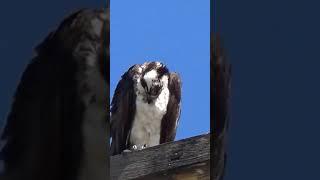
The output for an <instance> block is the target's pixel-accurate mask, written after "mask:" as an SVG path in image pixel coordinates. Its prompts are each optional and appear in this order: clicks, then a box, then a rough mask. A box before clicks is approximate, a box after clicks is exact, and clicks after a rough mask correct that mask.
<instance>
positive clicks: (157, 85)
mask: <svg viewBox="0 0 320 180" xmlns="http://www.w3.org/2000/svg"><path fill="white" fill-rule="evenodd" d="M141 68H142V69H143V70H142V74H141V77H140V82H139V83H140V87H141V88H140V92H141V91H142V92H141V94H143V95H144V97H145V99H146V101H147V102H148V104H150V103H151V102H153V100H155V99H156V98H157V97H158V96H159V95H160V93H161V91H162V89H163V88H164V87H166V86H167V84H168V75H167V73H168V72H169V71H168V69H167V67H166V66H165V65H163V64H162V63H160V62H148V63H144V64H143V65H142V66H141Z"/></svg>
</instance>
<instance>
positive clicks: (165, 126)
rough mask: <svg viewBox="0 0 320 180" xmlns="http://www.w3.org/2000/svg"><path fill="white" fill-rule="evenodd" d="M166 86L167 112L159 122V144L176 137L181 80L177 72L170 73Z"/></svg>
mask: <svg viewBox="0 0 320 180" xmlns="http://www.w3.org/2000/svg"><path fill="white" fill-rule="evenodd" d="M168 87H169V91H170V99H169V102H168V106H167V113H166V114H165V116H164V117H163V119H162V122H161V134H160V144H161V143H165V142H170V141H173V140H174V138H175V137H176V131H177V126H178V123H179V118H180V112H181V109H180V105H181V80H180V77H179V75H178V74H176V73H170V75H169V84H168Z"/></svg>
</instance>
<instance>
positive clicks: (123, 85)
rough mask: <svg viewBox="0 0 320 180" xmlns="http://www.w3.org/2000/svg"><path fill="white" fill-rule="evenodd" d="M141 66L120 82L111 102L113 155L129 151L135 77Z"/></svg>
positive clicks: (131, 70)
mask: <svg viewBox="0 0 320 180" xmlns="http://www.w3.org/2000/svg"><path fill="white" fill-rule="evenodd" d="M138 68H139V66H138V65H135V66H132V67H131V68H130V69H129V70H128V71H127V72H126V73H125V74H124V75H123V76H122V79H121V80H120V81H119V83H118V85H117V87H116V90H115V93H114V96H113V99H112V102H111V138H112V142H111V155H116V154H120V153H121V152H122V151H123V150H125V149H127V147H128V143H127V139H128V136H129V134H130V133H129V131H130V129H131V126H132V122H133V117H134V112H135V111H134V110H135V101H136V95H135V93H134V88H133V83H134V81H133V77H134V76H135V75H136V74H138V70H137V69H138Z"/></svg>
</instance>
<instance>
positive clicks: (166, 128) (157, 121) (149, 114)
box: [110, 61, 182, 156]
mask: <svg viewBox="0 0 320 180" xmlns="http://www.w3.org/2000/svg"><path fill="white" fill-rule="evenodd" d="M181 87H182V83H181V78H180V75H179V74H178V73H175V72H169V69H168V67H167V66H166V65H164V64H163V63H161V62H159V61H149V62H145V63H143V64H135V65H133V66H131V67H130V68H129V69H128V71H127V72H125V73H124V74H123V75H122V76H121V80H120V81H119V82H118V84H117V86H116V89H115V92H114V95H113V98H112V102H111V107H110V108H111V109H110V113H111V118H110V120H111V122H110V123H111V125H110V126H111V127H110V128H111V129H110V135H111V151H110V153H111V155H112V156H113V155H117V154H121V153H123V152H128V151H129V152H130V151H135V150H142V149H145V148H148V147H152V146H156V145H159V144H162V143H166V142H171V141H174V138H175V136H176V131H177V127H178V124H179V118H180V114H181Z"/></svg>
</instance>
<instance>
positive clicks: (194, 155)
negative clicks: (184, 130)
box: [110, 134, 210, 180]
mask: <svg viewBox="0 0 320 180" xmlns="http://www.w3.org/2000/svg"><path fill="white" fill-rule="evenodd" d="M110 161H111V162H110V163H111V180H114V179H139V180H149V179H152V180H157V179H159V180H161V179H165V180H170V179H172V180H204V179H210V134H204V135H200V136H195V137H191V138H188V139H183V140H180V141H175V142H170V143H165V144H161V145H158V146H154V147H150V148H147V149H144V150H141V151H134V152H129V153H122V154H120V155H116V156H112V157H111V159H110Z"/></svg>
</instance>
